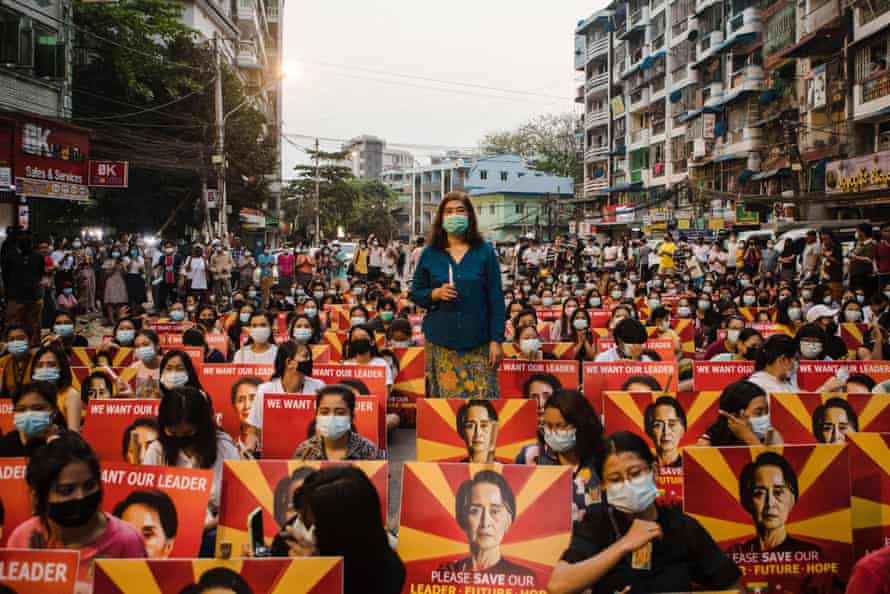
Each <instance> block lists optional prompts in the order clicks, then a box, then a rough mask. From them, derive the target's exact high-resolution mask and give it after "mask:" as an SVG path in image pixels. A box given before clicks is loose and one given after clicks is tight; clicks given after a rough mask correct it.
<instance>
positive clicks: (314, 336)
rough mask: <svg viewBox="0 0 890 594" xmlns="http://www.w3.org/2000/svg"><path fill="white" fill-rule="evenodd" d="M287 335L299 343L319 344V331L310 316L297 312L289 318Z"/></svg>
mask: <svg viewBox="0 0 890 594" xmlns="http://www.w3.org/2000/svg"><path fill="white" fill-rule="evenodd" d="M287 333H288V336H290V337H291V339H293V340H294V341H296V342H298V343H300V344H310V345H311V344H320V343H321V332H320V331H319V326H318V325H317V324H316V323H315V322H314V321H313V319H312V318H310V317H309V316H307V315H306V314H304V313H298V314H296V315H294V317H293V318H292V319H291V321H290V324H289V326H288V329H287Z"/></svg>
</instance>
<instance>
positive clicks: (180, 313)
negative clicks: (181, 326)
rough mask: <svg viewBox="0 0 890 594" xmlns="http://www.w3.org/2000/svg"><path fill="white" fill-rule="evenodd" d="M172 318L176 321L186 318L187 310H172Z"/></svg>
mask: <svg viewBox="0 0 890 594" xmlns="http://www.w3.org/2000/svg"><path fill="white" fill-rule="evenodd" d="M170 319H171V320H173V321H174V322H181V321H182V320H184V319H185V312H184V311H182V310H181V309H174V310H173V311H171V312H170Z"/></svg>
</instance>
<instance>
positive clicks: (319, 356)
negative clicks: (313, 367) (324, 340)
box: [310, 344, 331, 363]
mask: <svg viewBox="0 0 890 594" xmlns="http://www.w3.org/2000/svg"><path fill="white" fill-rule="evenodd" d="M310 346H311V347H312V362H313V363H330V362H331V347H330V346H328V345H326V344H313V345H310Z"/></svg>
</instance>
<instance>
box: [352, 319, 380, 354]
mask: <svg viewBox="0 0 890 594" xmlns="http://www.w3.org/2000/svg"><path fill="white" fill-rule="evenodd" d="M356 330H364V331H365V332H367V334H368V336H369V337H370V339H371V357H379V356H380V352H379V351H378V350H377V336H376V334H375V333H374V326H372V325H371V324H361V325H359V326H353V327H352V328H350V329H349V331H348V332H347V333H346V344H344V345H343V360H344V361H345V360H347V359H352V358H354V357H355V353H353V352H352V349H351V348H350V346H349V345H350V343H351V342H352V335H353V334H355V331H356Z"/></svg>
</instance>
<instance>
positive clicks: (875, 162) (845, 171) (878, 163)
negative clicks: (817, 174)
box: [825, 151, 890, 194]
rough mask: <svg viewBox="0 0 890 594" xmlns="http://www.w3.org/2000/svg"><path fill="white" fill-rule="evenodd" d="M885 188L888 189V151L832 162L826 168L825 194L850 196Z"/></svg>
mask: <svg viewBox="0 0 890 594" xmlns="http://www.w3.org/2000/svg"><path fill="white" fill-rule="evenodd" d="M887 188H890V151H881V152H879V153H873V154H870V155H864V156H862V157H854V158H852V159H841V160H838V161H832V162H831V163H829V164H828V165H827V166H826V169H825V193H826V194H840V193H851V194H852V193H859V192H872V191H874V190H884V189H887Z"/></svg>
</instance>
